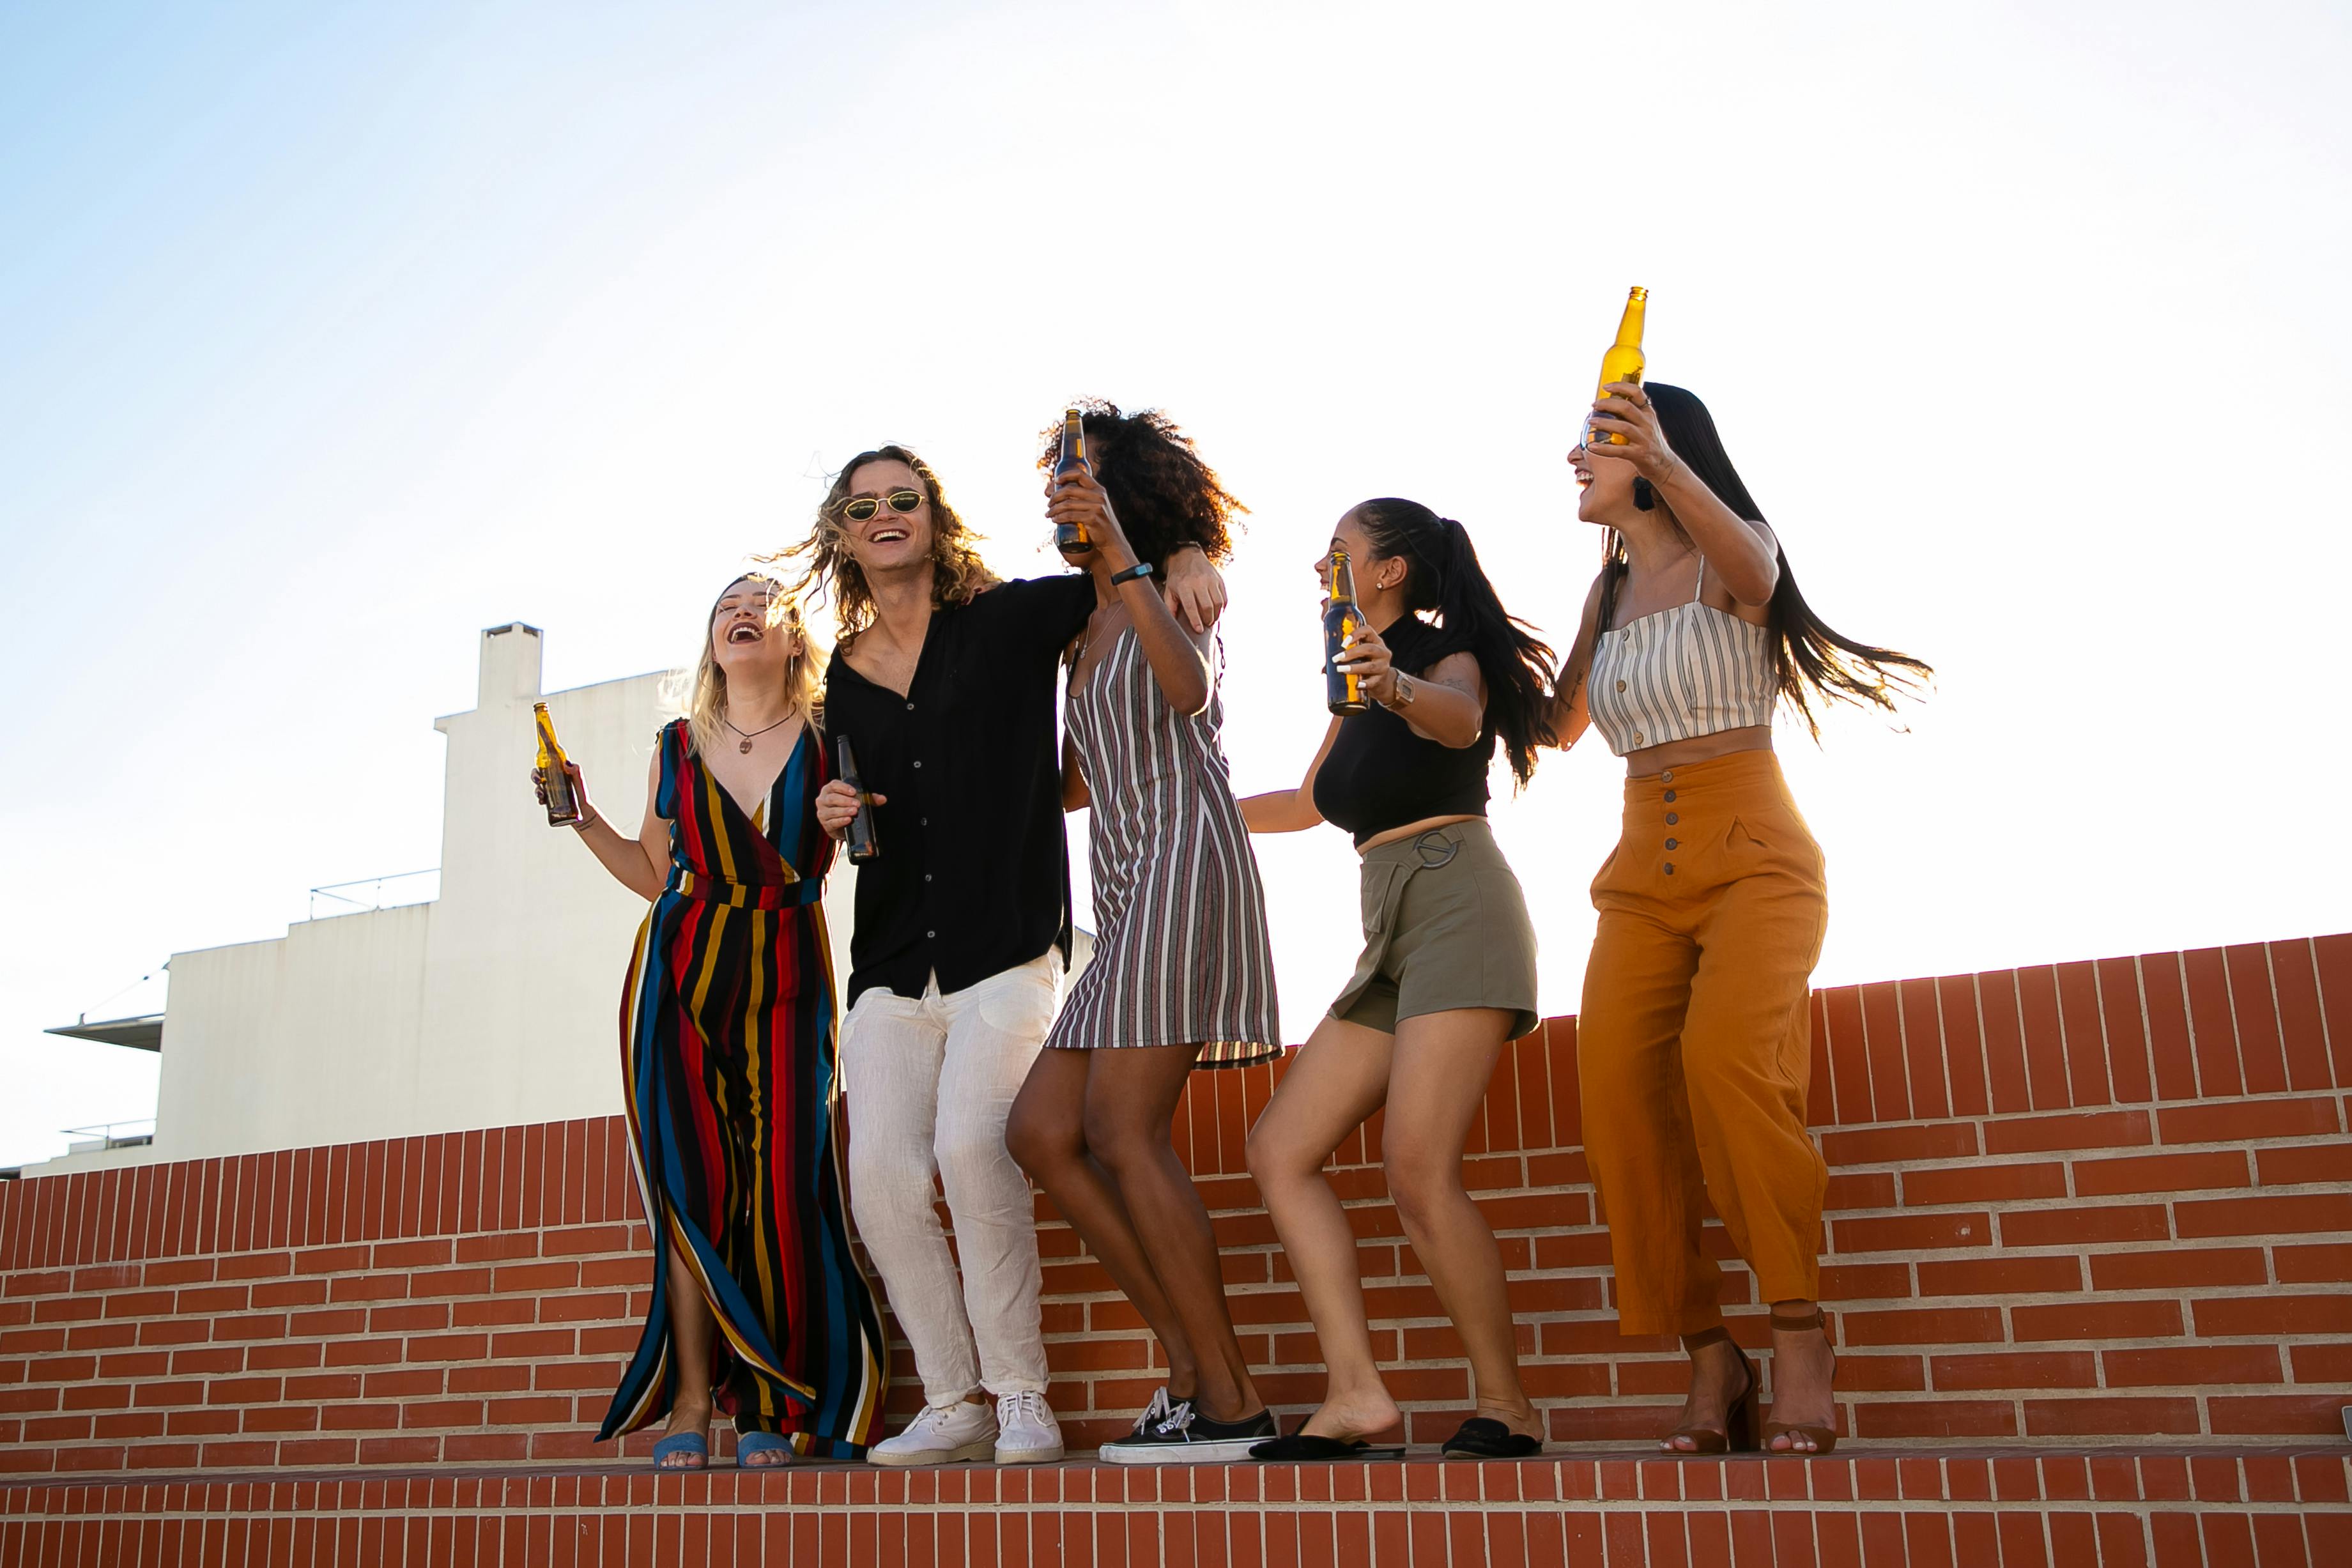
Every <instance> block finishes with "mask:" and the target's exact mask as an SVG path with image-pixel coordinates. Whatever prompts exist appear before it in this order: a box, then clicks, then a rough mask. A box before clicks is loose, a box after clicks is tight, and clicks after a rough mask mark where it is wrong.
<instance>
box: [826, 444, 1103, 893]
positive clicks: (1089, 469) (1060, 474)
mask: <svg viewBox="0 0 2352 1568" xmlns="http://www.w3.org/2000/svg"><path fill="white" fill-rule="evenodd" d="M1094 471H1095V467H1094V465H1093V464H1092V463H1089V462H1087V432H1086V427H1085V426H1083V425H1081V424H1080V423H1079V421H1078V411H1077V410H1076V409H1075V408H1069V409H1065V410H1064V411H1063V413H1062V456H1061V460H1060V461H1058V462H1056V463H1055V465H1054V487H1055V489H1060V488H1061V487H1062V486H1063V485H1064V484H1066V483H1067V482H1068V481H1069V480H1070V479H1071V478H1072V477H1073V476H1075V475H1078V474H1092V473H1093V472H1094ZM1094 543H1095V542H1094V541H1093V540H1091V539H1089V538H1087V525H1086V524H1085V523H1083V522H1075V521H1073V522H1057V523H1055V525H1054V548H1055V549H1056V550H1058V551H1060V552H1062V553H1064V554H1065V555H1083V554H1085V553H1086V552H1087V551H1089V550H1092V549H1093V548H1094ZM852 858H855V857H852Z"/></svg>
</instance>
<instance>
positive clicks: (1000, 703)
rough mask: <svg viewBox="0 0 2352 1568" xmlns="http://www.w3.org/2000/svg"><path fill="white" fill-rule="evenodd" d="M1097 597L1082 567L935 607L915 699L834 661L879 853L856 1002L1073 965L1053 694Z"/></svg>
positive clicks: (868, 875) (853, 957) (863, 873)
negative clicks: (1057, 957)
mask: <svg viewBox="0 0 2352 1568" xmlns="http://www.w3.org/2000/svg"><path fill="white" fill-rule="evenodd" d="M1094 607H1095V584H1094V579H1093V578H1092V577H1090V576H1087V574H1084V573H1079V574H1073V575H1070V576H1064V577H1036V578H1031V579H1029V580H1027V581H1024V582H1013V583H1005V584H1000V585H998V586H997V587H994V588H991V589H989V590H988V591H987V592H985V593H983V594H981V595H977V596H976V597H974V598H973V600H972V601H971V604H969V605H958V606H955V607H951V608H948V609H941V610H934V611H932V612H931V621H930V626H929V628H928V629H927V630H926V631H925V633H924V637H923V652H922V657H921V658H919V659H918V660H917V662H916V665H915V678H914V680H913V682H912V683H911V684H910V685H909V686H908V689H907V694H906V695H905V696H904V697H901V696H899V695H898V693H897V692H895V691H892V690H890V689H888V688H887V687H883V686H877V685H876V684H875V683H874V682H872V681H870V680H868V679H866V678H865V677H864V676H862V675H860V674H858V673H857V671H856V670H854V669H852V668H850V667H849V661H848V660H847V659H845V658H843V657H842V656H841V655H840V653H839V652H837V651H836V652H835V654H834V656H833V662H832V664H831V665H830V666H829V667H828V668H827V669H826V671H825V697H824V711H825V730H826V731H827V733H828V734H829V735H833V736H840V735H845V736H847V737H848V738H849V742H850V744H851V746H852V747H853V748H854V749H855V750H856V753H857V767H858V772H859V773H861V774H862V775H863V782H864V784H865V785H866V788H867V789H868V790H870V791H872V792H874V793H875V794H877V795H887V796H889V797H890V798H889V799H888V801H887V802H886V803H885V804H883V805H877V806H876V807H875V808H874V835H875V837H876V839H877V842H878V843H879V844H880V846H881V850H882V853H881V855H880V856H879V857H878V858H876V859H873V860H870V861H868V862H866V864H865V865H863V866H860V867H859V868H857V923H856V929H855V930H853V931H851V932H850V937H849V966H850V973H849V1001H850V1002H851V1003H853V1004H854V1003H855V1002H856V1000H857V998H858V996H859V994H861V993H863V992H865V991H866V990H867V989H869V988H871V987H873V986H876V985H884V986H887V987H888V988H889V989H890V990H892V991H893V992H896V993H897V994H899V995H901V996H907V997H916V996H920V995H921V994H923V988H924V986H925V984H927V983H928V982H929V979H930V977H931V975H932V974H933V973H937V974H938V975H939V980H940V990H941V991H943V992H946V991H961V990H962V989H963V988H964V987H965V986H967V985H972V984H977V983H979V982H980V981H982V980H985V979H987V978H988V977H989V976H990V975H992V974H1000V973H1003V972H1004V971H1005V970H1008V969H1011V968H1013V967H1015V966H1016V965H1019V964H1023V963H1028V962H1029V961H1030V960H1032V959H1034V958H1035V957H1037V956H1038V955H1039V954H1040V953H1042V952H1045V951H1046V950H1047V949H1048V948H1052V947H1056V946H1058V947H1059V948H1060V949H1061V950H1062V956H1063V958H1064V960H1065V961H1067V959H1068V957H1069V932H1070V855H1069V845H1068V842H1067V840H1066V838H1065V837H1064V835H1063V831H1062V756H1061V750H1060V747H1059V745H1058V744H1057V743H1056V736H1055V723H1054V699H1055V688H1056V685H1057V683H1058V679H1059V676H1058V671H1059V666H1060V659H1061V655H1062V650H1063V649H1064V647H1066V646H1067V645H1068V643H1069V641H1070V639H1071V638H1072V637H1076V636H1077V635H1078V633H1079V632H1080V631H1081V630H1083V629H1084V628H1085V626H1086V624H1087V616H1089V615H1091V614H1093V612H1094Z"/></svg>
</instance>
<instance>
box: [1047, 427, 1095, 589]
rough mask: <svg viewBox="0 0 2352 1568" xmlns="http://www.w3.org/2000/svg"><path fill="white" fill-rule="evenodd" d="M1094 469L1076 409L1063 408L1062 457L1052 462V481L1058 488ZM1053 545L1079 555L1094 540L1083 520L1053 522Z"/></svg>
mask: <svg viewBox="0 0 2352 1568" xmlns="http://www.w3.org/2000/svg"><path fill="white" fill-rule="evenodd" d="M1094 471H1095V466H1094V465H1093V464H1092V463H1089V462H1087V432H1086V427H1085V426H1083V425H1081V424H1080V423H1079V422H1078V411H1077V410H1076V409H1075V408H1069V409H1065V410H1063V413H1062V457H1061V460H1060V461H1059V462H1057V463H1055V465H1054V484H1055V488H1056V489H1058V488H1059V487H1061V486H1062V485H1064V484H1066V483H1067V482H1068V481H1069V480H1070V479H1072V478H1073V477H1075V476H1076V475H1078V474H1092V473H1093V472H1094ZM1054 548H1055V549H1056V550H1058V551H1061V552H1063V553H1064V554H1066V555H1081V554H1084V553H1085V552H1087V551H1089V550H1091V549H1093V548H1094V541H1093V540H1091V539H1088V538H1087V525H1086V524H1085V523H1083V522H1057V523H1055V525H1054Z"/></svg>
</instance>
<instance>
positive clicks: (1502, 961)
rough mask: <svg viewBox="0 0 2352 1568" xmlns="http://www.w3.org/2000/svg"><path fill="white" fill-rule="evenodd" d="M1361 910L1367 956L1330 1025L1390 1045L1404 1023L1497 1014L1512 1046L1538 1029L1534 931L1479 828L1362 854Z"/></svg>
mask: <svg viewBox="0 0 2352 1568" xmlns="http://www.w3.org/2000/svg"><path fill="white" fill-rule="evenodd" d="M1363 907H1364V952H1363V956H1362V957H1360V958H1359V959H1358V960H1357V961H1356V973H1354V974H1353V975H1351V976H1350V977H1349V981H1348V984H1347V986H1346V987H1345V988H1344V989H1343V990H1341V992H1340V993H1339V999H1338V1000H1337V1001H1335V1002H1333V1003H1332V1004H1331V1016H1333V1017H1334V1018H1338V1019H1339V1020H1340V1021H1341V1022H1343V1023H1349V1024H1361V1025H1362V1026H1364V1027H1366V1028H1368V1029H1378V1030H1379V1031H1381V1033H1382V1034H1384V1035H1393V1034H1394V1033H1396V1026H1397V1021H1398V1020H1399V1019H1401V1018H1417V1017H1420V1016H1423V1014H1427V1013H1447V1012H1452V1011H1454V1009H1456V1008H1462V1007H1500V1008H1503V1009H1505V1010H1506V1011H1507V1012H1509V1013H1510V1014H1511V1015H1512V1021H1511V1028H1510V1036H1509V1037H1510V1038H1512V1039H1517V1038H1518V1037H1520V1036H1522V1035H1525V1034H1528V1033H1530V1032H1532V1031H1533V1030H1534V1028H1535V1027H1536V1026H1537V1025H1538V1023H1540V1022H1542V1019H1541V1018H1540V1016H1538V1014H1537V1012H1536V931H1535V927H1534V926H1533V925H1532V924H1531V923H1529V921H1528V904H1527V899H1526V897H1525V896H1524V895H1523V894H1522V893H1521V892H1520V891H1519V879H1518V878H1517V877H1516V876H1513V875H1512V874H1511V868H1510V863H1509V862H1507V861H1506V860H1505V859H1504V858H1503V851H1502V849H1501V848H1500V847H1498V846H1497V845H1496V842H1495V835H1494V830H1493V829H1492V828H1490V827H1488V826H1486V820H1485V819H1484V818H1475V819H1473V820H1471V821H1468V822H1454V823H1449V824H1447V825H1446V826H1444V827H1433V828H1431V829H1430V830H1429V831H1428V832H1426V833H1422V834H1417V835H1415V836H1414V837H1411V838H1405V839H1400V840H1398V841H1397V842H1396V843H1394V844H1383V845H1381V846H1380V847H1377V848H1373V849H1367V850H1366V851H1364V864H1363Z"/></svg>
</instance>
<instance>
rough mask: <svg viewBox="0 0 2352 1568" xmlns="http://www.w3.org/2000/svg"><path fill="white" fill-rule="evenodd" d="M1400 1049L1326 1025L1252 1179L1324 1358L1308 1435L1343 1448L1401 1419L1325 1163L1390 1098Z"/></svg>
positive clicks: (1292, 1084) (1278, 1101)
mask: <svg viewBox="0 0 2352 1568" xmlns="http://www.w3.org/2000/svg"><path fill="white" fill-rule="evenodd" d="M1394 1046H1395V1040H1394V1039H1393V1037H1391V1036H1388V1035H1383V1034H1381V1032H1380V1031H1378V1030H1376V1029H1367V1028H1365V1027H1363V1026H1361V1025H1358V1024H1346V1023H1342V1022H1340V1021H1339V1019H1337V1018H1328V1017H1327V1018H1325V1019H1324V1020H1323V1021H1322V1022H1321V1023H1319V1024H1318V1025H1316V1026H1315V1033H1314V1034H1313V1035H1311V1036H1309V1037H1307V1047H1306V1048H1305V1049H1304V1050H1302V1051H1300V1052H1299V1054H1298V1058H1297V1060H1296V1061H1294V1062H1292V1063H1291V1064H1290V1070H1289V1072H1288V1073H1286V1075H1284V1077H1283V1080H1282V1083H1281V1085H1280V1086H1279V1087H1278V1088H1276V1089H1275V1091H1274V1100H1273V1101H1272V1102H1271V1103H1269V1104H1268V1105H1267V1106H1266V1108H1265V1112H1264V1113H1263V1114H1262V1115H1260V1116H1259V1117H1258V1119H1257V1125H1256V1126H1255V1127H1254V1128H1252V1129H1251V1130H1250V1135H1249V1167H1250V1174H1251V1175H1252V1176H1253V1177H1255V1178H1256V1181H1257V1189H1258V1193H1259V1194H1260V1195H1261V1196H1262V1197H1264V1198H1265V1207H1266V1212H1267V1213H1268V1214H1269V1215H1272V1216H1273V1219H1274V1228H1275V1234H1276V1235H1277V1236H1279V1237H1281V1238H1282V1250H1283V1252H1284V1253H1285V1255H1286V1256H1287V1257H1288V1258H1289V1260H1290V1270H1291V1272H1292V1273H1293V1274H1295V1275H1297V1278H1298V1294H1299V1299H1300V1300H1302V1301H1304V1302H1305V1303H1306V1306H1307V1318H1308V1320H1309V1321H1311V1322H1313V1323H1314V1325H1315V1339H1316V1342H1317V1343H1318V1345H1319V1346H1320V1347H1321V1349H1322V1352H1323V1363H1324V1366H1325V1369H1326V1373H1325V1384H1324V1391H1323V1404H1322V1405H1321V1406H1320V1407H1319V1408H1318V1409H1317V1411H1316V1412H1315V1414H1314V1415H1310V1416H1308V1417H1307V1424H1306V1426H1304V1427H1302V1428H1301V1430H1303V1431H1306V1432H1307V1433H1310V1434H1312V1435H1313V1436H1318V1437H1331V1438H1335V1439H1338V1440H1339V1441H1342V1442H1345V1441H1347V1440H1349V1439H1351V1438H1356V1437H1366V1436H1371V1435H1372V1434H1374V1433H1377V1432H1384V1431H1386V1430H1387V1429H1388V1428H1390V1427H1391V1426H1395V1425H1396V1424H1397V1422H1398V1420H1399V1419H1400V1415H1399V1412H1398V1410H1397V1406H1396V1401H1395V1400H1394V1399H1392V1398H1391V1397H1390V1396H1389V1391H1388V1385H1387V1384H1383V1383H1382V1382H1381V1370H1380V1367H1379V1364H1378V1363H1375V1362H1374V1360H1373V1359H1372V1336H1371V1329H1370V1326H1369V1325H1368V1324H1367V1323H1366V1322H1365V1321H1364V1281H1363V1274H1362V1270H1361V1268H1360V1265H1359V1264H1358V1262H1357V1259H1356V1233H1355V1232H1354V1231H1353V1230H1351V1229H1350V1228H1349V1225H1348V1214H1347V1211H1346V1210H1345V1209H1343V1208H1342V1207H1340V1205H1339V1195H1338V1194H1335V1193H1333V1192H1332V1191H1331V1184H1330V1183H1328V1182H1327V1181H1325V1180H1324V1179H1323V1162H1324V1161H1325V1160H1327V1159H1328V1158H1330V1155H1331V1151H1332V1150H1334V1149H1337V1148H1338V1147H1339V1141H1340V1140H1341V1139H1343V1138H1345V1137H1347V1135H1348V1134H1349V1133H1350V1132H1352V1131H1355V1130H1356V1129H1357V1128H1358V1127H1360V1126H1361V1125H1362V1124H1363V1121H1364V1119H1365V1118H1366V1117H1368V1116H1370V1114H1371V1113H1372V1112H1373V1111H1375V1110H1379V1109H1380V1106H1381V1101H1382V1100H1385V1099H1386V1098H1387V1096H1388V1089H1389V1058H1390V1054H1391V1050H1392V1049H1393V1047H1394Z"/></svg>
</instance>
